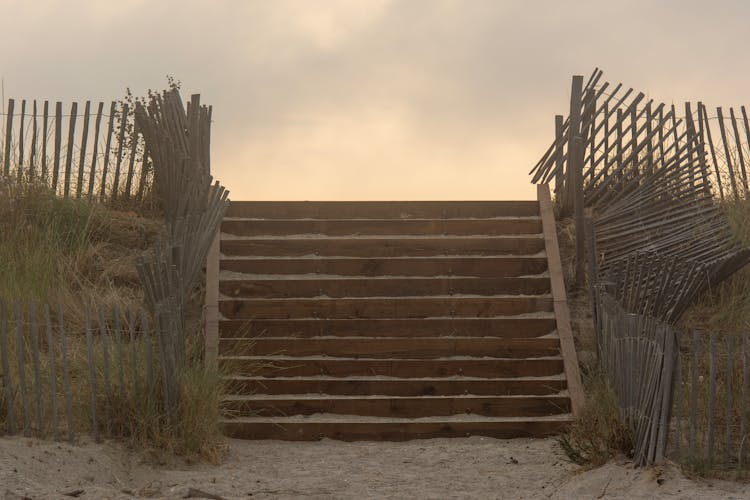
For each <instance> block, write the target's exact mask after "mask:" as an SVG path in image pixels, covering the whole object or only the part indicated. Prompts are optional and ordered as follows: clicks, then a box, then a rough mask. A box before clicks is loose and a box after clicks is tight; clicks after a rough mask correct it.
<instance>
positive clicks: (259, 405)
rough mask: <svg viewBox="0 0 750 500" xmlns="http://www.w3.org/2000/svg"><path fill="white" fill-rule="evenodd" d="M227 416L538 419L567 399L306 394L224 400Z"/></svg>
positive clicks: (564, 407)
mask: <svg viewBox="0 0 750 500" xmlns="http://www.w3.org/2000/svg"><path fill="white" fill-rule="evenodd" d="M222 410H223V411H224V413H225V414H226V415H227V416H231V417H232V418H237V417H259V416H291V415H313V414H316V413H329V414H338V415H362V416H371V417H393V418H420V417H431V416H448V415H461V414H466V415H482V416H486V417H539V416H545V415H555V414H560V413H569V412H570V399H569V398H568V397H567V396H476V395H470V396H420V397H383V396H359V397H340V396H339V397H333V396H328V395H326V396H319V395H308V394H296V395H295V394H290V395H284V396H276V397H274V396H270V395H266V394H258V395H253V396H227V397H225V398H224V400H223V402H222Z"/></svg>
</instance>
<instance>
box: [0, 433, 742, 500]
mask: <svg viewBox="0 0 750 500" xmlns="http://www.w3.org/2000/svg"><path fill="white" fill-rule="evenodd" d="M230 446H231V452H230V456H229V457H228V458H227V461H226V462H225V463H224V464H223V465H222V466H220V467H212V466H208V465H177V466H175V465H172V466H164V467H153V466H149V465H145V464H144V463H143V462H142V461H141V460H140V459H139V458H138V456H136V455H134V454H132V453H128V452H126V451H124V450H123V449H122V448H121V447H119V446H116V445H112V444H101V445H97V444H93V443H92V444H85V445H82V446H69V445H67V444H61V443H48V442H39V441H34V440H28V439H23V438H4V439H0V496H2V495H5V498H13V499H15V498H24V497H26V498H33V499H37V498H70V497H65V496H61V495H64V494H65V493H73V492H75V491H76V490H83V492H82V493H80V495H79V496H78V498H88V499H105V498H132V497H134V496H138V497H151V498H183V497H184V496H185V494H186V492H187V491H188V488H190V487H193V488H198V489H201V490H203V491H206V492H210V493H213V494H215V495H221V496H222V497H224V498H253V499H255V498H266V499H267V498H303V497H304V498H314V499H323V498H358V499H359V498H435V499H446V498H481V499H485V498H508V499H524V498H525V499H531V498H534V499H536V498H540V499H544V498H552V499H578V498H580V499H587V498H623V499H625V498H628V499H639V498H643V499H645V498H654V497H660V498H661V497H664V498H687V499H709V498H717V499H718V498H722V499H724V498H727V499H729V498H735V499H741V498H750V486H749V485H742V484H736V483H731V482H725V481H712V482H703V481H702V482H695V481H692V480H689V479H686V478H685V477H683V476H682V475H681V474H680V473H679V471H677V470H676V469H675V468H674V467H669V466H667V467H662V468H658V469H647V470H639V469H633V468H632V467H631V466H629V465H628V464H627V463H626V462H625V461H620V462H611V463H609V464H607V465H606V466H604V467H602V468H599V469H596V470H594V471H588V472H580V471H579V470H578V468H577V467H576V466H574V465H572V464H570V463H569V462H567V461H566V460H565V459H564V457H563V455H562V452H561V451H560V450H559V448H558V446H557V445H556V443H555V441H554V440H551V439H548V440H524V439H516V440H495V439H489V438H480V437H472V438H467V439H452V440H451V439H433V440H424V441H409V442H406V443H341V442H336V441H321V442H313V443H288V442H277V441H256V442H243V441H231V442H230ZM0 498H1V497H0Z"/></svg>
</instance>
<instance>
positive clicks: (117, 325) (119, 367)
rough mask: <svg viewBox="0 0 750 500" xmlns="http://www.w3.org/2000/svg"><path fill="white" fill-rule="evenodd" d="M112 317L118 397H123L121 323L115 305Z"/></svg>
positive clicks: (123, 370) (123, 371)
mask: <svg viewBox="0 0 750 500" xmlns="http://www.w3.org/2000/svg"><path fill="white" fill-rule="evenodd" d="M112 317H113V319H114V326H115V348H116V349H117V378H118V382H119V385H120V398H122V399H123V400H124V399H125V362H124V356H123V347H122V324H121V323H120V310H119V309H118V307H117V305H114V306H113V307H112Z"/></svg>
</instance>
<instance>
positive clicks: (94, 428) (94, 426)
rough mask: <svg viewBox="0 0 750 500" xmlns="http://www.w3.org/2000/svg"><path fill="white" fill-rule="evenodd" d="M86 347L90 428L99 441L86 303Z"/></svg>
mask: <svg viewBox="0 0 750 500" xmlns="http://www.w3.org/2000/svg"><path fill="white" fill-rule="evenodd" d="M85 308H86V347H87V351H88V357H87V359H88V364H89V373H88V376H89V388H90V389H91V426H92V431H93V433H94V440H95V441H96V442H99V441H100V437H99V424H98V422H97V418H96V375H95V374H94V339H93V335H92V333H91V306H90V305H89V303H88V302H87V303H86V306H85Z"/></svg>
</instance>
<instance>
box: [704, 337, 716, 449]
mask: <svg viewBox="0 0 750 500" xmlns="http://www.w3.org/2000/svg"><path fill="white" fill-rule="evenodd" d="M708 342H709V343H708V352H709V355H708V367H709V368H708V373H709V375H708V378H709V388H708V424H707V425H708V437H707V440H708V444H707V446H706V448H707V450H706V454H707V455H706V457H707V459H708V461H709V463H711V462H713V459H714V414H715V409H716V334H715V333H714V332H711V333H710V334H709V341H708Z"/></svg>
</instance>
